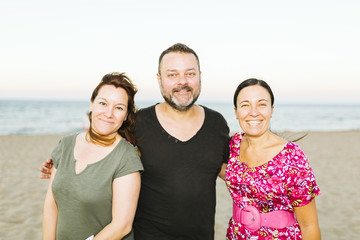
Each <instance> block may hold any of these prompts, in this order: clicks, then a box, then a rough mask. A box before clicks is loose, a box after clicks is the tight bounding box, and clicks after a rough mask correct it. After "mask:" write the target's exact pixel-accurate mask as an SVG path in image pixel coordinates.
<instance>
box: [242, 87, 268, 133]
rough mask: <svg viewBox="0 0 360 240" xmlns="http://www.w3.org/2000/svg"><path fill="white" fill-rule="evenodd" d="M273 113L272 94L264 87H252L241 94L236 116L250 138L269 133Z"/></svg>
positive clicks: (244, 89)
mask: <svg viewBox="0 0 360 240" xmlns="http://www.w3.org/2000/svg"><path fill="white" fill-rule="evenodd" d="M272 113H273V107H272V106H271V98H270V94H269V92H268V90H266V89H265V88H264V87H262V86H260V85H252V86H248V87H245V88H243V89H242V90H241V91H240V92H239V95H238V97H237V108H235V115H236V118H237V119H238V121H239V124H240V127H241V129H242V130H243V131H244V132H245V133H246V134H247V135H248V136H253V137H257V136H262V135H263V134H264V133H265V132H267V131H268V129H269V125H270V119H271V115H272Z"/></svg>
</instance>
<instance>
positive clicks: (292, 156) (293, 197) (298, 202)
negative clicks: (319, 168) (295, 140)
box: [286, 144, 321, 207]
mask: <svg viewBox="0 0 360 240" xmlns="http://www.w3.org/2000/svg"><path fill="white" fill-rule="evenodd" d="M287 158H288V159H287V160H288V164H289V165H288V169H287V174H286V176H287V177H286V184H287V191H288V196H289V198H290V203H291V205H292V206H293V207H301V206H305V205H307V204H308V203H310V202H311V201H312V200H313V198H315V196H317V195H320V194H321V193H320V189H319V187H318V186H317V184H316V180H315V176H314V173H313V171H312V169H311V167H310V164H309V162H308V159H307V157H306V155H305V153H304V152H303V151H302V150H301V149H300V147H299V146H297V145H295V144H293V147H291V148H290V149H288V154H287Z"/></svg>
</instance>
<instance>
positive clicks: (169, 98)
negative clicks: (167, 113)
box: [161, 86, 200, 112]
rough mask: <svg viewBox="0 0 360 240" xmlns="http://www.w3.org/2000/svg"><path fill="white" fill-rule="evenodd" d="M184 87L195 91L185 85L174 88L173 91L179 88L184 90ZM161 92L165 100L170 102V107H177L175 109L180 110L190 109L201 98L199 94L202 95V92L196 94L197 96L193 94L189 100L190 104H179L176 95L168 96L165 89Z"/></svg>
mask: <svg viewBox="0 0 360 240" xmlns="http://www.w3.org/2000/svg"><path fill="white" fill-rule="evenodd" d="M182 89H187V90H190V91H191V93H193V89H192V88H190V87H188V86H184V87H180V88H178V89H174V90H173V91H172V93H173V94H174V92H176V91H179V90H182ZM161 94H162V96H163V98H164V100H165V102H167V104H169V105H170V107H172V108H173V109H175V110H177V111H180V112H185V111H187V110H189V109H190V108H191V107H192V106H193V105H194V103H195V102H196V101H197V99H198V98H199V95H200V93H199V94H197V95H195V96H194V95H193V96H192V97H191V99H190V101H189V102H188V104H186V105H181V104H179V103H178V102H177V101H176V99H175V97H174V96H173V95H170V96H166V95H165V94H164V93H163V91H161Z"/></svg>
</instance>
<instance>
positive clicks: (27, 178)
mask: <svg viewBox="0 0 360 240" xmlns="http://www.w3.org/2000/svg"><path fill="white" fill-rule="evenodd" d="M301 135H302V133H282V134H281V136H283V137H285V138H287V139H289V140H292V139H294V138H296V137H297V136H301ZM60 137H61V135H41V136H23V135H10V136H0V239H1V240H2V239H4V240H15V239H16V240H19V239H41V218H42V208H43V202H44V198H45V193H46V189H47V185H48V180H40V179H39V177H38V176H39V174H40V172H39V170H38V169H39V167H40V166H41V164H42V162H44V161H45V160H46V159H47V158H48V157H49V156H50V153H51V151H52V149H53V148H54V147H55V146H56V144H57V142H58V140H59V139H60ZM297 143H298V144H299V145H300V146H301V147H302V149H303V150H304V151H305V153H306V154H307V155H308V157H309V161H310V164H311V166H312V168H313V171H314V172H315V176H316V179H317V184H318V185H319V187H320V190H321V192H322V195H321V196H318V197H316V205H317V209H318V214H319V223H320V229H321V234H322V239H325V240H335V239H336V240H341V239H357V235H359V234H360V215H359V211H358V210H357V207H358V206H360V191H359V186H358V184H359V183H360V174H359V172H360V170H359V168H360V148H359V147H358V145H359V143H360V131H346V132H310V133H309V134H308V135H307V136H306V137H305V138H304V139H302V140H300V141H299V142H297ZM231 211H232V202H231V198H230V196H229V193H228V191H227V189H226V187H225V183H224V182H223V181H222V180H221V179H218V182H217V207H216V224H215V239H216V240H221V239H225V233H226V228H227V223H228V221H229V218H230V217H231Z"/></svg>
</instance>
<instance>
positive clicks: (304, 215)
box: [294, 198, 321, 240]
mask: <svg viewBox="0 0 360 240" xmlns="http://www.w3.org/2000/svg"><path fill="white" fill-rule="evenodd" d="M294 209H295V216H296V219H297V221H298V223H299V225H300V229H301V235H302V239H303V240H320V239H321V234H320V228H319V223H318V215H317V212H316V205H315V198H314V199H313V200H312V201H311V202H310V203H309V204H307V205H305V206H302V207H295V208H294Z"/></svg>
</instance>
